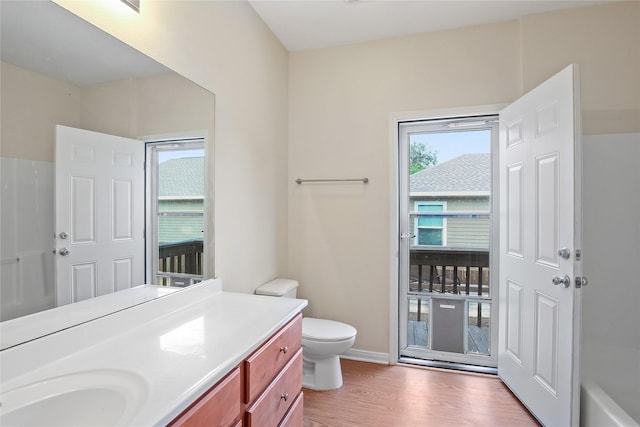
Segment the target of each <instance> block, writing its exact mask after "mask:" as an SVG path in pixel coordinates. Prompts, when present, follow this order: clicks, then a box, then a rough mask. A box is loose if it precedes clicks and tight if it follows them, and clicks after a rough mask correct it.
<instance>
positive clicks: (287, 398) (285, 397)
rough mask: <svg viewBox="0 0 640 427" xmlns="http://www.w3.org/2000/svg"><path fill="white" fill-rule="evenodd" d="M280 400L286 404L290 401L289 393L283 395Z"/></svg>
mask: <svg viewBox="0 0 640 427" xmlns="http://www.w3.org/2000/svg"><path fill="white" fill-rule="evenodd" d="M280 399H284V401H285V402H286V401H287V400H289V393H283V394H281V395H280Z"/></svg>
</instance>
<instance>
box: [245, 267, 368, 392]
mask: <svg viewBox="0 0 640 427" xmlns="http://www.w3.org/2000/svg"><path fill="white" fill-rule="evenodd" d="M297 287H298V281H296V280H290V279H274V280H272V281H270V282H267V283H265V284H264V285H262V286H260V287H259V288H258V289H256V294H258V295H268V296H276V297H285V298H295V297H296V293H297V289H296V288H297ZM356 333H357V331H356V328H354V327H353V326H350V325H347V324H345V323H341V322H336V321H333V320H325V319H314V318H311V317H305V318H303V319H302V359H303V372H302V386H303V387H305V388H309V389H311V390H333V389H336V388H340V387H342V368H341V367H340V357H339V355H341V354H342V353H344V352H346V351H347V350H349V349H350V348H351V346H353V343H354V342H355V340H356Z"/></svg>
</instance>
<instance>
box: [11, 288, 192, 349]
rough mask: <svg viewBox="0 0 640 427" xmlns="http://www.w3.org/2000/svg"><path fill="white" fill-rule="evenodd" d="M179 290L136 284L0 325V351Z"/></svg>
mask: <svg viewBox="0 0 640 427" xmlns="http://www.w3.org/2000/svg"><path fill="white" fill-rule="evenodd" d="M180 290H182V288H172V287H168V286H153V285H140V286H135V287H133V288H129V289H124V290H122V291H119V292H116V293H112V294H108V295H102V296H100V297H99V298H91V299H87V300H84V301H80V302H77V303H75V304H67V305H63V306H60V307H56V308H52V309H51V310H46V311H41V312H39V313H33V314H29V315H27V316H23V317H18V318H16V319H11V320H6V321H4V322H0V349H1V350H4V349H6V348H10V347H13V346H16V345H19V344H23V343H25V342H27V341H31V340H34V339H36V338H40V337H43V336H45V335H49V334H52V333H55V332H58V331H61V330H63V329H67V328H70V327H72V326H76V325H79V324H81V323H85V322H89V321H92V320H95V319H97V318H99V317H102V316H106V315H110V314H113V313H115V312H116V311H120V310H124V309H127V308H131V307H133V306H135V305H138V304H143V303H145V302H149V301H151V300H154V299H157V298H161V297H163V296H166V295H169V294H170V293H173V292H176V291H180Z"/></svg>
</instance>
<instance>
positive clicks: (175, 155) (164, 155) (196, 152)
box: [158, 148, 204, 163]
mask: <svg viewBox="0 0 640 427" xmlns="http://www.w3.org/2000/svg"><path fill="white" fill-rule="evenodd" d="M185 157H204V149H202V148H199V149H190V150H166V151H165V150H161V151H158V163H162V162H166V161H167V160H171V159H182V158H185Z"/></svg>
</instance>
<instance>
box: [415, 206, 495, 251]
mask: <svg viewBox="0 0 640 427" xmlns="http://www.w3.org/2000/svg"><path fill="white" fill-rule="evenodd" d="M418 201H424V202H445V203H446V212H488V211H489V209H490V200H489V196H475V197H412V198H411V210H412V211H413V210H415V202H418ZM410 226H411V228H410V229H411V230H415V218H414V219H412V220H411V224H410ZM446 229H447V241H446V246H447V247H456V248H482V249H488V248H489V242H490V220H488V219H471V218H448V219H446ZM414 244H415V243H414Z"/></svg>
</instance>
